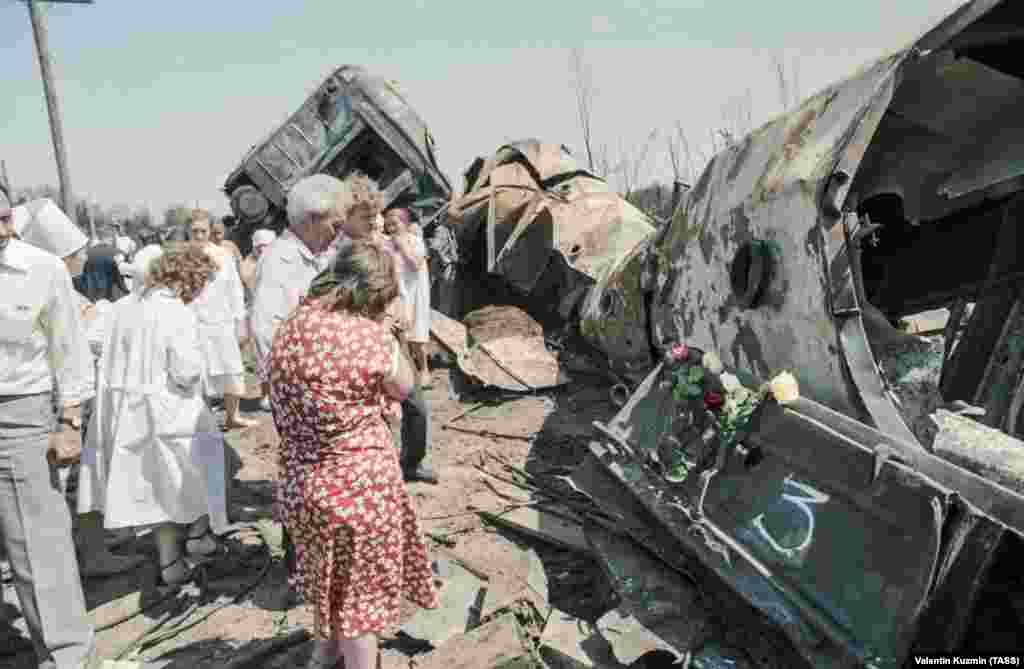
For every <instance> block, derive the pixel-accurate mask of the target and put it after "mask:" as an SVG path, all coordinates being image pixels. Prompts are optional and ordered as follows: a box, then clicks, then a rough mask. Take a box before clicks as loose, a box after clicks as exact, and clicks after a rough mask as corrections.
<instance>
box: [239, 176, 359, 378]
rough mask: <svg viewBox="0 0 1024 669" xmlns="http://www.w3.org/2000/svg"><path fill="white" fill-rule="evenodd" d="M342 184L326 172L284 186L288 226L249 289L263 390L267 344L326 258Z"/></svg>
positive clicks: (334, 233) (337, 220)
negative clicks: (288, 186)
mask: <svg viewBox="0 0 1024 669" xmlns="http://www.w3.org/2000/svg"><path fill="white" fill-rule="evenodd" d="M343 188H344V185H343V184H342V182H341V181H339V180H338V179H336V178H334V177H332V176H328V175H326V174H315V175H313V176H309V177H306V178H305V179H302V180H300V181H298V182H297V183H296V184H295V185H294V186H292V189H291V190H290V191H289V192H288V204H287V211H288V229H287V230H286V231H285V232H284V233H283V234H282V235H281V237H280V238H278V239H277V240H276V241H275V242H274V243H273V244H271V245H270V247H269V248H268V249H267V252H266V253H265V254H264V255H263V257H262V258H261V259H260V263H259V267H258V268H257V271H256V282H255V286H254V288H253V291H252V308H251V311H250V314H251V315H250V325H251V329H252V338H253V344H254V346H255V349H256V358H257V363H258V364H257V368H258V375H259V377H260V381H261V382H262V383H263V396H264V397H266V396H268V392H269V391H268V388H269V383H270V378H269V377H270V374H269V372H270V370H269V369H268V364H269V359H270V346H271V343H272V342H273V338H274V330H275V329H277V326H278V324H279V323H281V322H282V321H283V320H284V319H285V318H287V317H288V314H290V313H291V312H292V310H293V309H295V307H296V306H298V304H299V302H300V301H301V300H302V298H303V297H305V295H306V292H307V291H308V290H309V285H310V283H311V282H312V281H313V279H314V278H315V277H316V275H317V274H319V273H320V272H322V271H323V270H325V269H326V268H327V266H328V265H329V264H330V260H331V257H332V251H335V250H336V249H337V246H333V247H332V242H334V241H335V239H336V238H337V237H338V225H339V223H340V221H341V218H340V216H339V214H338V211H337V198H338V194H339V193H340V192H341V191H342V189H343Z"/></svg>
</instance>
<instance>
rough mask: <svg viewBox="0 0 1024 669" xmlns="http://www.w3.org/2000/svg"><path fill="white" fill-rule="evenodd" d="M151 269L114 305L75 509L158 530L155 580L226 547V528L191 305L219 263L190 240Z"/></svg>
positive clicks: (220, 449)
mask: <svg viewBox="0 0 1024 669" xmlns="http://www.w3.org/2000/svg"><path fill="white" fill-rule="evenodd" d="M136 260H138V258H137V259H136ZM147 270H148V271H146V272H145V278H144V283H145V286H146V287H145V290H144V292H143V293H142V294H141V295H133V296H131V297H128V298H125V299H124V300H120V301H119V302H117V303H116V304H115V305H114V309H113V312H112V313H111V317H110V323H109V324H108V325H107V328H106V332H105V336H104V343H103V355H102V357H101V359H100V365H99V373H98V377H99V378H98V380H99V393H98V395H97V398H96V407H95V410H94V411H93V415H92V420H91V421H90V424H89V433H88V439H87V441H86V447H85V449H84V450H83V453H82V473H81V480H80V482H79V496H78V510H79V512H80V513H89V512H93V511H96V512H100V513H102V514H103V516H104V524H105V526H106V528H107V529H115V528H128V527H134V528H140V527H153V528H154V529H155V537H156V541H157V549H158V552H159V557H160V565H159V567H160V577H159V579H158V582H159V583H160V584H161V585H166V586H174V585H180V584H182V583H184V582H186V581H188V580H189V579H190V577H191V569H190V566H191V565H189V564H188V563H187V561H186V556H187V557H188V558H190V559H191V560H192V561H195V562H201V561H203V560H206V559H209V558H211V557H213V556H216V555H220V554H222V552H223V549H222V546H221V544H220V542H219V541H218V540H217V537H216V536H214V533H218V534H219V533H222V532H224V531H225V529H226V527H227V509H226V501H225V500H226V480H225V479H226V477H225V453H224V438H223V435H222V434H221V433H220V431H219V430H218V429H217V423H216V420H215V419H214V417H213V414H211V413H210V410H209V409H208V408H207V406H206V405H205V403H204V402H203V398H202V395H201V393H200V389H201V387H202V378H203V367H204V362H203V357H202V354H201V351H200V343H199V339H198V331H199V324H198V322H197V318H196V315H195V313H194V312H193V311H192V309H190V307H189V305H190V304H191V303H192V302H193V301H194V300H195V298H196V296H197V295H199V294H200V293H201V292H202V291H203V289H204V288H205V287H206V285H207V284H208V283H209V282H210V281H211V279H212V278H213V277H214V276H215V275H216V273H217V272H218V271H219V268H218V267H217V265H216V263H215V262H214V260H213V259H212V258H211V257H210V255H209V254H208V253H206V252H205V249H203V248H202V247H201V246H198V245H195V244H183V245H180V246H175V247H171V248H169V249H168V250H167V251H165V252H164V253H163V254H162V255H160V256H159V257H157V258H151V259H150V260H149V262H148V266H147ZM139 278H141V277H139ZM186 526H187V534H185V529H184V528H185V527H186ZM183 540H184V541H183ZM182 544H184V546H182ZM183 548H184V551H183Z"/></svg>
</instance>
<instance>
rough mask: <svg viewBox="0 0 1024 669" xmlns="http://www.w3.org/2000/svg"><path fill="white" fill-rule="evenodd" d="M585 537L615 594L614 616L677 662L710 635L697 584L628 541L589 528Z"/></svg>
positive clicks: (712, 632)
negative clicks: (631, 623)
mask: <svg viewBox="0 0 1024 669" xmlns="http://www.w3.org/2000/svg"><path fill="white" fill-rule="evenodd" d="M586 536H587V541H588V542H589V543H590V545H591V547H592V548H593V550H594V554H595V555H596V557H597V558H598V560H599V561H600V563H601V566H602V568H603V569H604V571H605V574H606V576H607V577H608V579H609V582H610V583H611V585H612V588H613V589H614V590H615V592H616V593H617V594H618V595H619V598H620V600H621V603H620V604H619V606H618V608H619V611H620V612H621V613H625V614H627V615H629V616H631V617H633V618H634V619H635V620H636V622H637V623H638V624H639V625H641V626H643V627H644V628H646V629H647V630H649V631H650V632H651V633H652V634H653V635H654V636H656V637H657V638H658V639H659V640H660V641H662V642H663V643H664V644H666V645H667V649H670V650H672V651H674V652H675V653H676V654H677V655H679V656H680V657H681V656H682V655H684V654H685V653H687V652H689V651H692V650H695V649H696V648H698V647H699V646H700V645H701V644H702V643H704V642H705V641H706V640H708V639H709V638H711V637H712V636H713V635H715V633H716V630H715V626H714V623H713V622H712V620H711V614H710V612H708V611H705V610H704V608H703V604H702V602H701V599H700V593H699V591H698V588H697V585H696V584H694V583H691V582H687V581H685V580H683V577H682V576H680V575H679V574H678V573H676V572H674V571H671V570H670V569H669V568H668V567H667V566H666V565H665V564H663V563H661V562H660V561H659V560H657V559H656V558H654V557H653V556H651V555H649V554H648V553H647V552H646V551H644V550H643V549H638V548H637V546H636V544H635V543H633V542H632V541H630V540H629V539H625V538H622V537H618V536H616V535H613V534H611V533H610V532H608V531H607V530H603V529H601V528H599V527H597V526H593V525H591V526H588V527H587V531H586ZM616 657H618V659H619V660H620V661H621V662H624V663H627V664H628V663H630V662H632V661H633V659H635V658H630V659H627V658H624V657H622V656H621V655H620V654H619V653H618V652H616Z"/></svg>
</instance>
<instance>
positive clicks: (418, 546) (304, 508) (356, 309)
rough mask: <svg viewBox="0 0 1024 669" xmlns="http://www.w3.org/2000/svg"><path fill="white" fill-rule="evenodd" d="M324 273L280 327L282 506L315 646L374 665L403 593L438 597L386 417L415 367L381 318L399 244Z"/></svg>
mask: <svg viewBox="0 0 1024 669" xmlns="http://www.w3.org/2000/svg"><path fill="white" fill-rule="evenodd" d="M360 213H361V212H360ZM325 275H326V280H325V276H323V275H322V276H321V277H318V279H317V281H316V282H314V287H313V290H312V291H311V294H310V295H311V296H310V297H308V298H307V299H306V300H305V301H303V303H302V304H301V305H300V306H299V308H298V309H297V310H296V311H295V312H294V313H293V314H292V315H291V316H290V317H289V318H288V320H286V321H285V322H284V323H283V324H282V325H281V328H280V330H279V331H278V332H277V334H276V335H275V337H274V344H273V349H272V352H271V356H270V359H271V394H270V402H271V408H272V411H273V415H274V424H275V426H276V427H277V431H278V434H279V435H280V437H281V447H280V448H281V456H280V465H281V476H280V480H279V484H278V492H277V498H276V504H275V511H276V515H277V516H278V520H279V521H280V522H282V523H283V524H284V525H285V527H286V528H287V530H288V533H289V535H290V537H291V540H292V542H293V545H294V549H295V563H294V565H293V569H292V574H291V582H292V585H293V587H294V588H295V589H296V590H297V591H298V592H300V593H301V594H303V595H304V596H305V599H306V601H307V602H309V603H310V604H312V605H313V607H314V609H315V617H316V618H315V619H316V624H315V636H316V638H317V639H320V640H321V641H325V642H326V643H323V644H321V646H320V649H319V651H320V652H318V654H317V655H318V656H320V657H322V658H323V659H325V660H328V664H327V666H330V663H331V662H333V661H334V658H335V657H337V655H338V654H340V655H341V656H342V657H344V659H345V667H346V669H364V668H365V669H372V666H373V665H372V663H373V662H374V661H375V660H376V657H377V635H378V634H379V633H380V631H381V630H383V629H384V628H386V627H389V626H391V625H393V624H395V623H396V622H397V621H398V613H399V603H400V599H401V597H402V596H403V595H405V596H408V597H409V599H411V600H412V601H413V602H415V603H416V604H418V605H419V606H422V607H424V608H436V607H437V606H438V593H437V590H436V588H435V585H434V577H433V573H432V571H431V567H430V564H429V562H428V559H427V555H426V550H425V548H424V546H423V543H422V540H421V538H420V532H419V524H418V521H417V519H416V513H415V509H414V508H413V504H412V500H411V499H410V498H409V495H408V493H407V492H406V489H405V484H404V483H403V482H402V472H401V469H400V467H399V463H398V453H397V451H396V450H395V447H394V444H393V441H392V436H391V432H390V429H389V428H388V425H387V423H386V416H387V415H388V414H390V413H391V412H392V411H394V410H395V408H396V406H397V402H398V401H400V400H401V399H402V398H403V397H404V396H405V395H407V394H408V393H409V392H410V390H411V389H412V385H413V371H412V365H411V363H410V362H409V361H408V360H407V359H406V357H405V354H404V353H403V352H402V347H401V345H400V344H399V342H398V340H397V339H396V338H395V336H393V335H392V334H391V330H390V329H389V328H388V327H387V326H386V325H384V319H385V313H386V311H387V308H388V307H389V305H390V304H391V303H392V302H393V301H394V299H395V298H396V297H397V295H398V284H397V275H396V273H395V268H394V263H393V260H392V258H391V257H390V255H389V254H388V253H387V252H385V251H384V250H382V249H381V248H379V247H378V246H376V245H373V244H368V243H362V242H357V243H355V244H354V245H352V246H351V247H349V248H347V249H344V250H343V251H341V252H340V253H339V254H338V257H337V258H336V260H335V261H334V263H333V265H332V267H331V269H330V270H329V271H328V272H327V273H325ZM335 644H336V645H335Z"/></svg>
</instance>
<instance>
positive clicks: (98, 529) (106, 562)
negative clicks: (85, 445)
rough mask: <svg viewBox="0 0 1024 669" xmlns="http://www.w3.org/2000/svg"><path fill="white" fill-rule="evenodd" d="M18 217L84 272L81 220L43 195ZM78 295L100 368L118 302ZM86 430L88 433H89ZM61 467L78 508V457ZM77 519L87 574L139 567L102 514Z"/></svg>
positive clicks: (30, 235) (86, 392)
mask: <svg viewBox="0 0 1024 669" xmlns="http://www.w3.org/2000/svg"><path fill="white" fill-rule="evenodd" d="M14 219H15V222H14V227H15V230H16V232H17V233H18V236H19V237H20V238H21V239H22V240H23V241H25V242H27V243H29V244H32V245H33V246H35V247H37V248H41V249H43V250H44V251H48V252H50V253H52V254H54V255H55V256H57V257H58V258H61V259H63V261H64V265H65V266H66V267H67V268H68V272H69V273H70V274H71V276H72V277H74V278H77V277H78V276H79V275H80V274H81V273H82V270H83V266H84V265H85V264H86V263H85V262H83V257H82V251H83V249H85V248H87V247H86V243H87V241H88V240H87V238H86V236H85V234H83V233H82V231H81V230H79V228H78V226H76V225H75V224H74V223H73V222H72V221H71V219H70V218H68V217H67V215H65V214H64V212H63V211H61V210H60V207H58V206H57V205H56V204H55V203H54V202H53V201H52V200H49V199H47V198H43V199H40V200H33V201H32V202H28V203H26V204H24V205H21V206H19V207H15V209H14ZM108 271H110V268H108ZM74 296H75V300H76V304H77V306H78V309H79V313H80V314H81V318H82V324H83V325H84V327H85V334H86V340H87V341H88V343H89V348H90V352H91V354H92V361H91V363H90V368H89V371H90V372H94V370H95V366H96V362H97V360H98V358H99V355H100V347H101V346H102V339H103V330H104V323H105V320H106V316H107V315H108V314H109V312H110V309H111V307H112V303H111V302H109V301H107V300H98V301H97V302H95V303H94V302H92V301H90V300H89V298H88V297H86V296H85V295H83V294H81V293H80V292H75V294H74ZM83 383H84V384H85V386H86V387H83V388H82V391H81V395H82V396H83V397H87V398H88V399H86V400H85V401H83V402H82V422H83V426H85V425H88V422H89V416H90V413H91V411H92V406H93V399H92V398H93V396H94V395H95V375H94V374H89V375H87V376H86V377H84V378H83ZM84 436H85V435H84V434H83V438H84ZM57 471H58V478H59V480H60V482H61V485H62V487H63V488H64V490H65V496H66V497H67V498H68V501H69V505H70V508H71V510H72V513H74V511H75V509H76V508H77V506H78V505H77V502H76V493H77V490H76V488H77V481H78V463H73V464H70V465H68V466H65V467H60V468H58V470H57ZM76 520H77V521H78V526H77V528H75V529H76V531H75V533H74V538H75V545H76V547H77V549H78V563H79V570H80V572H81V574H82V576H86V577H89V576H96V577H99V576H110V575H113V574H120V573H122V572H125V571H128V570H129V569H132V568H134V567H136V566H137V565H138V564H139V563H140V562H141V561H142V558H141V557H139V556H122V555H115V554H114V553H112V552H110V549H109V548H108V547H107V544H106V540H105V536H104V531H103V520H102V518H100V517H99V515H98V514H94V513H90V514H85V515H83V516H79V517H78V518H77V519H76Z"/></svg>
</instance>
